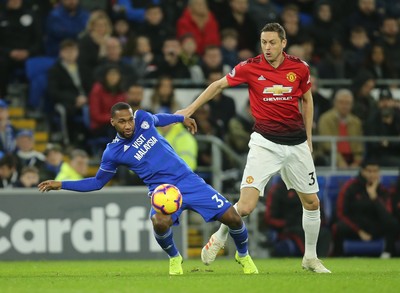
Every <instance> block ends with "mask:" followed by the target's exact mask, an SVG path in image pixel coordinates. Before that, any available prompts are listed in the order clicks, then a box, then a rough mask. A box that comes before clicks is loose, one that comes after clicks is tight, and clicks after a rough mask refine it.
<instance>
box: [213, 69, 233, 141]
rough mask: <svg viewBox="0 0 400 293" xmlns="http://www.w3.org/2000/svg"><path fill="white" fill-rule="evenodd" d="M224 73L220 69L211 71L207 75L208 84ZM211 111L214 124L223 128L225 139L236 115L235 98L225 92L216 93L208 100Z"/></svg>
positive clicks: (222, 136) (222, 134) (222, 137)
mask: <svg viewBox="0 0 400 293" xmlns="http://www.w3.org/2000/svg"><path fill="white" fill-rule="evenodd" d="M223 76H224V75H223V74H222V72H221V71H220V70H215V71H211V72H209V74H208V77H207V86H209V85H210V84H212V83H213V82H214V81H217V80H219V79H221V78H222V77H223ZM208 104H209V105H210V111H211V119H212V120H213V124H216V125H218V128H219V129H221V131H222V132H221V136H220V138H221V139H224V136H225V134H226V133H227V132H228V123H229V120H230V119H231V118H232V117H234V116H235V115H236V105H235V100H234V99H233V98H232V97H230V96H228V95H226V94H224V92H221V93H219V94H218V95H216V96H215V97H214V98H213V99H212V100H210V101H208Z"/></svg>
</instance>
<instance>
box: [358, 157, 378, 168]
mask: <svg viewBox="0 0 400 293" xmlns="http://www.w3.org/2000/svg"><path fill="white" fill-rule="evenodd" d="M368 166H380V163H379V160H378V159H377V158H376V157H371V158H365V159H364V160H363V161H362V162H361V168H362V169H365V168H367V167H368Z"/></svg>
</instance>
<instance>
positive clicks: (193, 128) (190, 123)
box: [182, 116, 197, 134]
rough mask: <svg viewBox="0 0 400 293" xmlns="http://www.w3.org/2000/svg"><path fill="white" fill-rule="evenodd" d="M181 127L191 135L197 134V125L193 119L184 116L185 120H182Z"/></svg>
mask: <svg viewBox="0 0 400 293" xmlns="http://www.w3.org/2000/svg"><path fill="white" fill-rule="evenodd" d="M182 123H183V125H185V127H186V128H187V130H189V131H190V133H191V134H195V133H196V132H197V124H196V121H195V120H194V119H193V118H189V117H186V116H185V120H183V122H182Z"/></svg>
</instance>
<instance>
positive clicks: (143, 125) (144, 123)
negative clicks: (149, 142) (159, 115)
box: [140, 121, 150, 129]
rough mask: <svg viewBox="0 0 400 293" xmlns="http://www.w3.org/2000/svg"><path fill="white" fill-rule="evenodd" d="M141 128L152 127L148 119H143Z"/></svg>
mask: <svg viewBox="0 0 400 293" xmlns="http://www.w3.org/2000/svg"><path fill="white" fill-rule="evenodd" d="M140 127H141V128H143V129H149V128H150V124H149V122H147V121H143V122H142V125H140Z"/></svg>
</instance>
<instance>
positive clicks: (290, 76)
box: [286, 72, 297, 82]
mask: <svg viewBox="0 0 400 293" xmlns="http://www.w3.org/2000/svg"><path fill="white" fill-rule="evenodd" d="M286 79H287V80H288V81H290V82H294V81H295V80H296V79H297V75H296V73H294V72H289V73H288V74H286Z"/></svg>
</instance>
